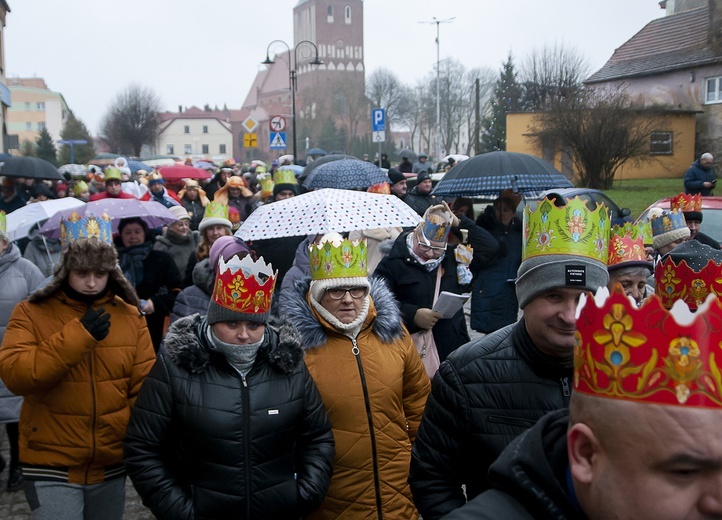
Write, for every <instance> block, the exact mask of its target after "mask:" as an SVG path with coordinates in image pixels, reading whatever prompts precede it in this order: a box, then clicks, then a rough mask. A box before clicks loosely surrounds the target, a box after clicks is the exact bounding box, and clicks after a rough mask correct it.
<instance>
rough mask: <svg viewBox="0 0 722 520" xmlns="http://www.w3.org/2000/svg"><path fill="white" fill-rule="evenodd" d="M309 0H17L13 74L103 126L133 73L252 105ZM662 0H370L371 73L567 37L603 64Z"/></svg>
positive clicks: (219, 101)
mask: <svg viewBox="0 0 722 520" xmlns="http://www.w3.org/2000/svg"><path fill="white" fill-rule="evenodd" d="M297 1H298V0H204V1H201V2H199V1H197V0H124V1H123V2H117V1H114V2H111V1H109V0H62V1H59V0H8V3H9V5H10V8H11V10H12V12H11V13H9V14H8V17H7V26H6V28H5V62H6V75H7V77H8V78H12V77H32V76H38V77H43V78H44V79H45V81H46V83H47V84H48V87H49V88H50V89H52V90H55V91H57V92H60V93H62V94H63V96H64V97H65V100H66V102H67V103H68V105H69V106H70V108H71V109H72V110H73V111H74V112H75V113H76V115H77V116H78V117H79V118H80V119H82V120H83V121H84V122H85V123H86V125H88V127H89V129H90V130H91V132H93V133H95V132H96V131H97V129H98V125H99V122H100V119H101V118H102V117H103V115H104V114H105V112H106V111H107V109H108V106H109V105H110V104H111V103H112V101H113V99H114V98H115V96H116V95H117V94H118V92H120V91H122V90H123V89H124V88H125V87H127V85H128V84H130V83H131V82H137V83H139V84H141V85H143V86H147V87H150V88H151V89H153V90H154V91H155V92H156V93H157V94H158V96H159V97H160V99H161V101H162V102H163V104H164V106H165V108H167V109H168V110H177V108H178V105H183V106H191V105H197V106H200V107H202V106H203V105H204V104H206V103H208V104H210V105H211V106H214V105H218V106H219V107H222V106H223V104H224V103H225V104H227V106H228V107H229V108H240V106H241V104H242V103H243V100H244V99H245V97H246V94H247V92H248V89H249V87H250V85H251V82H252V81H253V78H254V77H255V75H256V72H257V71H258V70H259V68H260V67H262V65H260V62H261V61H262V60H263V59H264V58H265V55H266V47H267V45H268V44H269V43H270V42H271V41H272V40H274V39H282V40H285V41H286V42H287V43H289V45H292V44H293V6H294V5H296V3H297ZM661 16H664V11H663V10H662V9H660V8H659V4H658V1H657V0H602V1H593V0H544V1H541V0H444V1H443V2H439V1H438V0H433V1H432V0H365V1H364V46H365V64H366V71H367V74H368V73H370V72H373V71H374V70H376V69H378V68H379V67H388V68H390V69H392V70H393V71H395V72H396V73H397V74H398V76H399V77H400V79H402V80H403V81H404V82H406V83H408V84H409V85H413V84H415V83H416V81H417V80H418V79H420V78H422V77H423V76H424V75H425V74H426V73H428V72H429V71H431V70H432V68H433V66H434V63H435V61H436V44H435V38H436V27H435V26H434V25H426V24H420V23H418V22H420V21H426V20H431V19H432V18H433V17H436V18H438V19H446V18H451V17H455V19H454V20H453V21H452V22H451V23H448V24H442V25H441V38H440V45H441V58H442V59H444V58H445V57H449V56H452V57H454V58H456V59H458V60H460V61H461V62H462V63H463V64H464V65H465V66H466V67H468V68H471V67H483V66H487V67H491V68H493V69H494V70H498V69H499V68H500V66H501V63H502V62H503V61H504V60H505V58H506V56H507V54H508V53H509V51H512V53H513V54H514V56H515V57H516V58H517V60H516V61H517V64H518V63H519V62H521V60H522V59H523V58H524V56H525V55H527V54H528V53H529V52H530V51H531V50H533V49H534V48H535V47H537V48H540V47H543V46H544V45H554V44H555V43H561V44H564V45H565V46H568V47H574V48H576V49H577V50H578V51H580V52H581V53H582V54H583V55H584V56H586V57H587V58H588V61H589V65H590V69H591V71H592V72H593V71H595V70H597V69H599V68H600V67H601V66H602V65H603V64H604V63H605V62H606V60H607V59H608V58H609V57H610V56H611V55H612V53H613V52H614V49H615V48H617V47H619V46H620V45H622V44H623V43H624V42H625V41H627V40H628V39H629V38H631V37H632V36H633V35H634V34H635V33H636V32H637V31H639V30H640V29H641V28H642V27H643V26H644V25H645V24H647V23H648V22H649V21H651V20H653V19H654V18H658V17H661Z"/></svg>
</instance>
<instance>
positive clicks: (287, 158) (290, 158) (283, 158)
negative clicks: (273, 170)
mask: <svg viewBox="0 0 722 520" xmlns="http://www.w3.org/2000/svg"><path fill="white" fill-rule="evenodd" d="M293 159H294V157H293V154H292V153H288V154H286V155H282V156H281V157H279V158H278V164H281V163H282V162H284V161H291V164H293Z"/></svg>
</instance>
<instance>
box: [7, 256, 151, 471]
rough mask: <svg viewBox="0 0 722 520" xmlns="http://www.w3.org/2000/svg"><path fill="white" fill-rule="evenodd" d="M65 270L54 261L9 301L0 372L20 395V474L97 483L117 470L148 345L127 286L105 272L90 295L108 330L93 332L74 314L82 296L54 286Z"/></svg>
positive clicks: (82, 307)
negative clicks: (24, 296) (36, 284)
mask: <svg viewBox="0 0 722 520" xmlns="http://www.w3.org/2000/svg"><path fill="white" fill-rule="evenodd" d="M111 252H112V251H111ZM112 253H113V255H112V256H113V258H115V254H114V252H112ZM67 272H68V271H67V269H66V266H65V264H61V267H60V269H59V270H58V274H56V277H55V279H54V280H53V282H51V283H50V284H49V285H47V286H45V287H44V288H43V289H40V290H39V291H36V292H35V293H33V294H32V295H31V296H30V298H29V299H28V300H24V301H22V302H21V303H19V304H18V305H17V306H16V307H15V310H14V311H13V314H12V316H11V318H10V323H9V324H8V328H7V330H6V332H5V337H4V339H3V343H2V347H1V348H0V378H2V379H3V381H5V383H6V384H7V386H8V388H9V389H10V390H11V391H12V392H14V393H15V394H17V395H22V396H24V398H25V399H24V402H23V406H22V411H21V413H20V425H19V427H20V463H21V467H22V470H23V476H24V477H25V478H26V479H28V480H56V481H63V482H69V483H72V484H97V483H100V482H103V481H105V480H108V479H110V478H114V477H120V476H122V475H123V474H124V470H123V465H122V439H123V436H124V435H125V427H126V424H127V422H128V417H129V416H130V408H131V406H132V404H133V402H134V401H135V397H136V395H137V393H138V390H139V389H140V386H141V384H142V383H143V380H144V379H145V376H146V374H147V373H148V371H149V370H150V367H151V365H152V364H153V359H154V353H153V346H152V344H151V342H150V336H149V335H148V329H147V327H146V325H145V320H144V319H143V316H142V315H141V314H140V312H139V310H138V308H137V306H135V305H132V304H131V303H129V300H130V301H131V302H132V301H133V299H135V296H134V294H132V293H131V294H130V295H127V296H126V294H124V293H122V292H120V296H119V295H118V293H116V292H114V288H115V289H116V290H121V291H122V289H123V288H124V287H125V288H127V286H123V285H121V284H118V283H111V280H109V282H108V287H110V289H109V291H108V292H107V293H106V294H105V296H102V297H100V298H99V299H98V300H96V301H95V302H93V303H92V307H93V308H100V307H103V308H104V309H105V312H107V313H108V314H110V332H109V334H108V336H107V337H106V338H105V339H103V340H102V341H97V340H95V339H94V338H93V336H91V335H90V333H89V332H88V331H87V330H86V329H85V327H84V326H83V324H82V323H81V322H80V319H81V318H82V317H83V315H84V314H85V312H86V311H87V309H88V305H87V303H84V302H81V301H78V300H74V299H71V298H69V297H68V296H67V295H66V294H65V292H63V290H62V289H60V288H59V287H60V285H61V284H62V282H63V281H64V280H65V279H66V278H67ZM114 274H118V273H114ZM120 276H121V277H122V275H120ZM131 292H132V289H131ZM121 296H123V297H122V298H121ZM134 301H135V302H137V299H135V300H134Z"/></svg>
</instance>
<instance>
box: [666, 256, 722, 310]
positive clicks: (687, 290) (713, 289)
mask: <svg viewBox="0 0 722 520" xmlns="http://www.w3.org/2000/svg"><path fill="white" fill-rule="evenodd" d="M654 285H655V288H654V292H655V293H656V294H657V295H658V296H659V298H660V300H661V301H662V305H664V306H665V307H666V308H667V309H671V308H672V305H674V302H676V301H677V300H682V301H683V302H685V303H686V304H687V305H688V306H689V308H690V309H692V310H696V309H697V307H699V306H700V305H702V304H703V303H704V301H705V300H706V299H707V297H708V296H709V295H710V294H714V295H716V296H720V295H722V265H720V264H717V263H715V261H714V260H709V261H708V262H707V264H706V265H705V266H704V267H703V268H702V269H700V270H699V271H697V270H695V269H694V268H692V267H690V266H689V265H688V264H687V262H686V261H685V260H682V261H681V262H680V263H679V264H677V263H675V261H674V260H673V259H672V258H671V257H670V256H665V257H664V259H663V260H662V261H660V262H659V263H658V264H657V266H656V267H655V268H654Z"/></svg>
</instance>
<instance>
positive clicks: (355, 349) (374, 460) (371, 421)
mask: <svg viewBox="0 0 722 520" xmlns="http://www.w3.org/2000/svg"><path fill="white" fill-rule="evenodd" d="M351 343H353V348H352V349H351V352H352V353H353V355H354V356H355V357H356V364H357V365H358V373H359V376H360V377H361V388H362V389H363V393H364V404H365V405H366V418H367V420H368V423H369V436H370V438H371V457H372V459H371V462H372V463H373V467H374V489H375V490H376V509H377V510H378V512H379V520H383V518H384V514H383V511H382V510H381V483H380V482H379V461H378V458H377V453H376V433H375V431H374V418H373V415H372V414H371V400H370V399H369V390H368V388H367V386H366V376H365V374H364V367H363V363H361V352H360V351H359V348H358V345H357V344H356V339H351Z"/></svg>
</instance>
